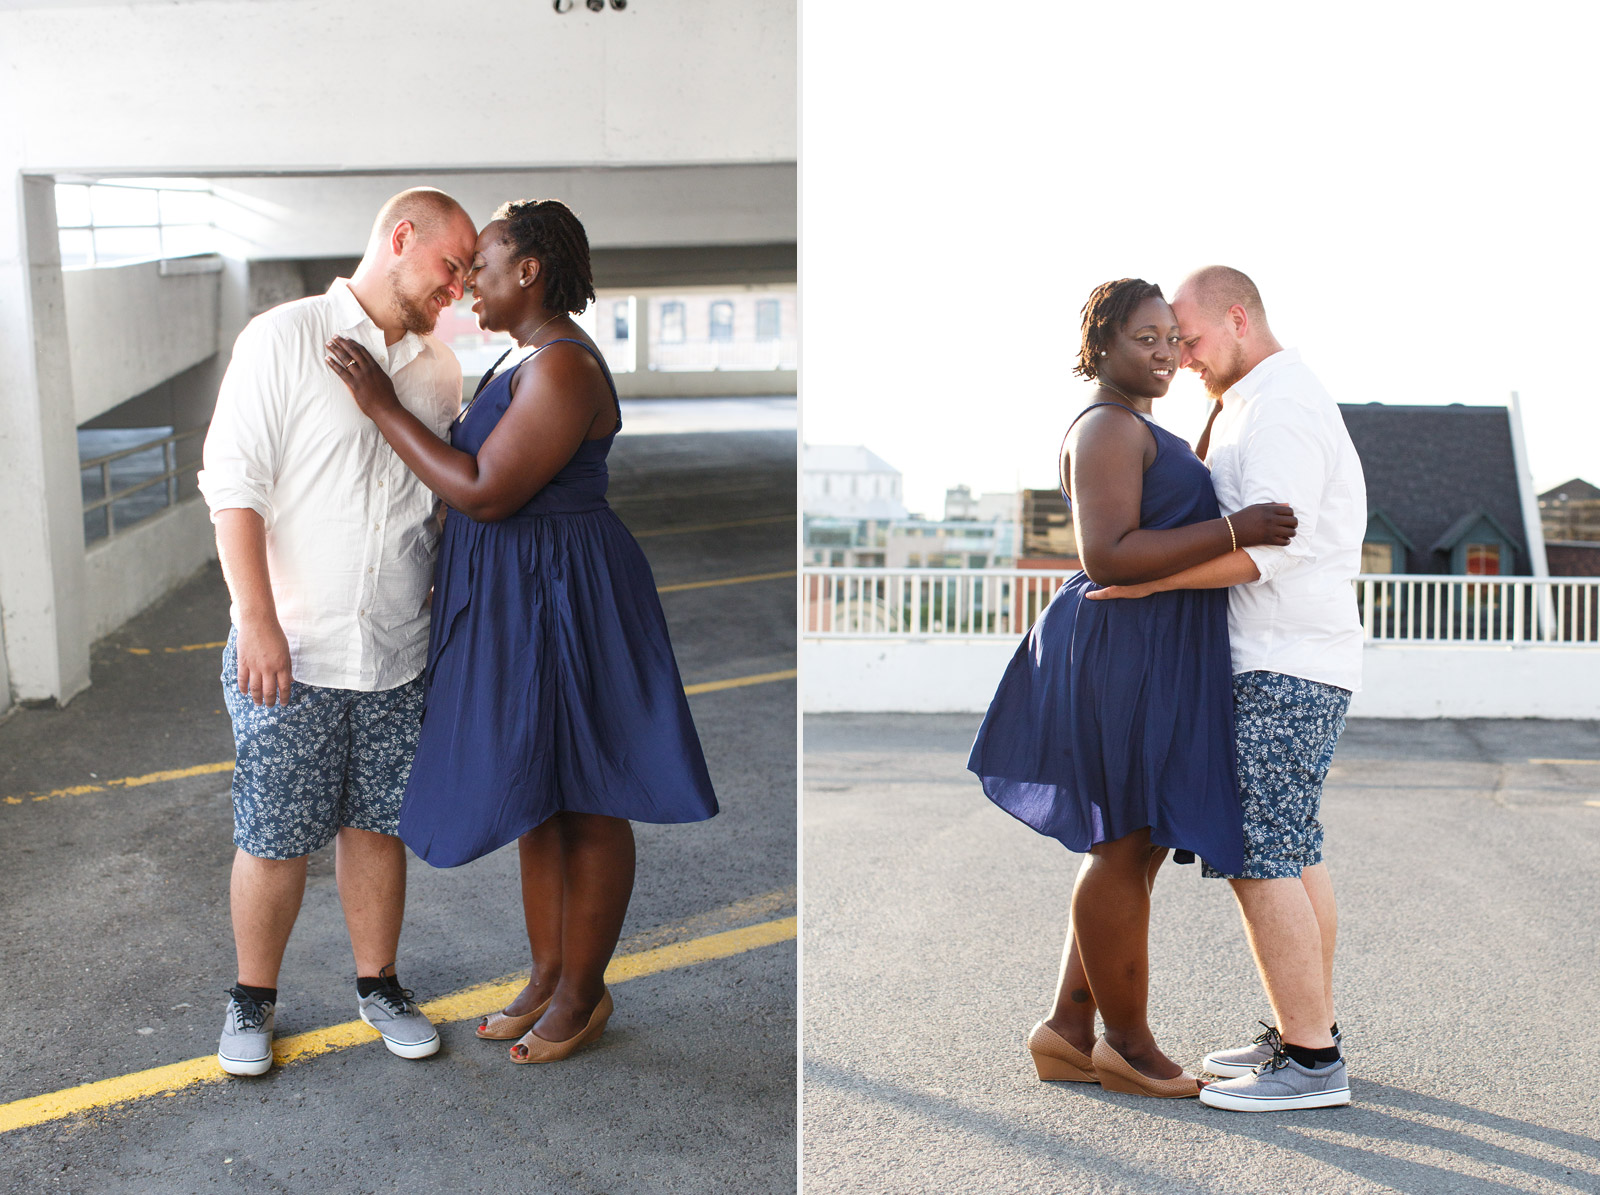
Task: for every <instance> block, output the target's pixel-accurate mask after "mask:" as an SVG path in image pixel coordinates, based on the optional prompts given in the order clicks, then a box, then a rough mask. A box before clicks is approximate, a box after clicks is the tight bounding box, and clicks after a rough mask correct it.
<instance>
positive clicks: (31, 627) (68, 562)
mask: <svg viewBox="0 0 1600 1195" xmlns="http://www.w3.org/2000/svg"><path fill="white" fill-rule="evenodd" d="M6 174H7V176H8V177H7V178H6V184H7V185H5V186H4V188H3V191H0V511H3V512H4V517H5V528H4V532H3V535H0V627H3V634H4V641H5V656H6V668H5V671H6V680H7V683H8V685H9V687H10V690H11V696H12V697H14V698H15V699H16V700H19V701H44V700H51V699H54V700H55V701H56V702H58V703H60V704H65V703H66V702H68V701H70V700H71V699H72V698H73V697H74V696H75V695H76V694H78V693H80V692H82V691H83V689H85V688H86V687H88V684H89V639H88V632H87V622H86V611H85V606H84V601H83V596H84V588H85V570H84V555H83V548H84V545H83V497H82V490H81V488H80V484H79V476H78V438H77V426H76V421H75V418H74V415H73V402H72V367H71V363H70V357H69V353H68V340H67V319H66V306H65V302H64V299H63V296H62V287H61V254H60V248H59V245H58V243H57V230H56V203H55V183H54V180H52V179H49V178H34V177H26V176H22V175H20V174H18V173H14V172H12V171H7V172H6Z"/></svg>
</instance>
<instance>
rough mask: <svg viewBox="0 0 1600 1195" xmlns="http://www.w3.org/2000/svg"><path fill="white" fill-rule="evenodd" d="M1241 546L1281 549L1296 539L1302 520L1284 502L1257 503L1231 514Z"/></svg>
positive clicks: (1234, 531)
mask: <svg viewBox="0 0 1600 1195" xmlns="http://www.w3.org/2000/svg"><path fill="white" fill-rule="evenodd" d="M1228 521H1229V522H1231V523H1232V524H1233V533H1234V535H1235V536H1237V537H1238V540H1239V546H1240V547H1241V548H1261V547H1266V548H1281V547H1283V546H1284V545H1285V544H1287V543H1288V542H1289V541H1290V540H1291V539H1293V538H1294V533H1295V529H1296V528H1297V527H1299V526H1300V520H1298V519H1297V518H1295V517H1294V508H1293V507H1289V506H1285V505H1283V504H1282V503H1281V502H1257V503H1256V504H1255V505H1254V506H1247V507H1245V508H1244V509H1243V510H1241V511H1238V512H1236V513H1234V514H1231V515H1229V516H1228Z"/></svg>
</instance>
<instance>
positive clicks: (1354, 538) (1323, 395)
mask: <svg viewBox="0 0 1600 1195" xmlns="http://www.w3.org/2000/svg"><path fill="white" fill-rule="evenodd" d="M1206 464H1207V465H1209V466H1210V468H1211V483H1212V485H1213V486H1214V487H1215V488H1216V491H1217V502H1218V503H1219V504H1220V505H1221V506H1222V509H1223V512H1224V513H1227V514H1231V513H1233V512H1234V511H1237V510H1241V509H1243V508H1244V507H1246V506H1252V505H1254V504H1255V503H1257V502H1282V503H1285V504H1287V505H1289V506H1292V507H1293V508H1294V513H1295V518H1297V519H1298V520H1299V528H1298V530H1297V531H1296V533H1295V537H1294V538H1293V539H1292V540H1290V541H1289V544H1288V546H1287V547H1283V548H1268V547H1257V548H1246V549H1245V551H1246V552H1248V553H1249V554H1250V558H1251V559H1252V560H1253V561H1255V564H1256V568H1258V569H1259V570H1260V571H1261V578H1260V580H1258V581H1253V582H1251V583H1250V584H1248V585H1235V586H1234V587H1233V588H1232V589H1231V590H1229V591H1228V636H1229V639H1230V640H1231V641H1232V645H1233V670H1234V672H1236V673H1239V672H1252V671H1256V670H1263V671H1267V672H1281V673H1284V674H1286V675H1289V676H1299V677H1303V678H1305V679H1306V680H1313V681H1321V682H1322V683H1323V684H1328V685H1337V686H1338V687H1339V688H1341V689H1349V690H1350V691H1351V692H1354V691H1356V690H1357V689H1359V688H1360V687H1361V652H1362V631H1361V619H1360V615H1359V614H1358V612H1357V610H1356V598H1355V591H1354V588H1353V587H1352V585H1351V581H1352V580H1353V579H1354V578H1355V575H1356V574H1357V573H1358V572H1360V571H1361V541H1362V539H1364V538H1365V536H1366V531H1367V484H1366V479H1365V478H1364V477H1363V476H1362V473H1361V459H1360V458H1359V457H1358V456H1357V455H1356V449H1355V445H1354V444H1352V443H1351V442H1350V433H1349V432H1347V431H1346V430H1345V426H1344V419H1343V417H1342V416H1341V415H1340V414H1339V406H1338V404H1337V403H1335V402H1334V401H1333V399H1332V398H1331V397H1330V396H1329V394H1328V392H1327V391H1326V390H1324V389H1323V388H1322V384H1321V383H1320V382H1318V381H1317V379H1316V378H1315V377H1314V376H1313V375H1312V373H1311V371H1310V370H1309V369H1307V368H1306V367H1305V366H1304V365H1303V364H1301V362H1300V354H1299V353H1297V352H1293V351H1287V350H1286V351H1282V352H1277V353H1274V354H1272V356H1270V357H1268V358H1267V359H1266V360H1265V361H1263V362H1261V363H1260V364H1259V365H1257V366H1256V367H1255V368H1254V369H1252V370H1251V371H1250V372H1249V373H1248V374H1246V375H1245V376H1244V377H1243V378H1241V379H1240V380H1239V381H1238V383H1237V384H1235V385H1234V386H1233V388H1232V389H1230V390H1229V391H1228V392H1227V393H1226V394H1225V395H1224V396H1223V399H1222V412H1221V414H1219V415H1218V416H1217V420H1216V422H1215V423H1214V424H1213V425H1212V428H1211V442H1210V447H1209V449H1208V450H1207V455H1206Z"/></svg>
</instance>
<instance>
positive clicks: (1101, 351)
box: [1100, 349, 1108, 357]
mask: <svg viewBox="0 0 1600 1195" xmlns="http://www.w3.org/2000/svg"><path fill="white" fill-rule="evenodd" d="M1100 355H1101V356H1102V357H1104V356H1107V355H1108V354H1107V353H1106V351H1105V349H1101V350H1100Z"/></svg>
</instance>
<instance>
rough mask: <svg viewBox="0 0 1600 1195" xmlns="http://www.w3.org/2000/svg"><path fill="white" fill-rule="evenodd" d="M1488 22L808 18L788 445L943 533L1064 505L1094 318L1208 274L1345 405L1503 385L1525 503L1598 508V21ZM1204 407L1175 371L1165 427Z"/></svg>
mask: <svg viewBox="0 0 1600 1195" xmlns="http://www.w3.org/2000/svg"><path fill="white" fill-rule="evenodd" d="M1488 11H1489V10H1488V6H1483V5H1475V4H1459V3H1458V4H1452V5H1444V4H1434V3H1415V2H1408V3H1392V4H1390V5H1383V6H1380V5H1369V4H1362V3H1357V4H1339V5H1333V4H1321V5H1298V4H1292V3H1284V2H1282V0H1280V2H1279V3H1275V4H1270V5H1265V4H1240V3H1235V4H1230V5H1226V6H1224V5H1216V6H1207V5H1202V4H1189V5H1184V6H1181V7H1180V6H1176V5H1164V4H1159V3H1147V4H1142V5H1137V6H1135V5H1120V4H1109V3H1108V4H1100V5H1090V4H1083V3H1077V2H1067V3H1064V2H1062V0H1007V2H1005V3H995V2H993V0H989V2H982V3H980V2H977V0H971V2H968V3H954V2H944V3H900V4H882V3H878V4H831V5H829V4H822V3H810V4H806V5H805V6H804V8H803V10H802V15H801V39H802V40H801V44H802V59H801V63H802V72H803V74H802V80H803V91H802V97H801V99H802V104H801V137H802V149H801V155H802V156H801V296H802V302H803V317H802V323H803V328H802V345H803V347H802V358H801V368H802V373H801V421H802V431H803V434H804V438H805V440H806V442H807V443H813V444H865V445H867V446H868V447H869V448H871V449H872V450H873V451H875V452H876V453H878V454H879V455H880V456H882V457H883V458H884V459H886V460H887V461H889V462H890V463H891V464H893V465H894V466H896V467H897V468H899V469H900V470H901V471H902V472H903V473H904V475H905V486H906V498H907V503H908V505H909V506H911V508H912V509H913V510H917V511H921V512H923V513H926V514H929V515H933V516H936V517H937V516H939V515H941V514H942V507H943V498H944V490H945V487H946V486H950V485H955V484H958V483H962V482H964V483H966V484H968V485H971V486H972V487H973V489H974V490H975V491H985V490H1002V489H1013V488H1016V487H1018V486H1049V485H1053V484H1055V482H1054V476H1055V457H1056V450H1057V447H1058V445H1059V443H1060V440H1061V434H1062V431H1063V429H1064V428H1065V426H1066V424H1067V422H1068V421H1069V420H1070V418H1071V415H1072V413H1073V412H1075V411H1076V410H1077V408H1078V406H1080V405H1081V403H1082V401H1083V397H1084V393H1085V391H1084V387H1083V384H1082V383H1081V382H1079V381H1078V380H1077V379H1076V378H1074V377H1072V375H1071V373H1070V368H1071V364H1072V361H1073V359H1074V357H1075V356H1076V353H1077V345H1078V340H1079V309H1080V308H1081V307H1082V305H1083V301H1084V299H1085V298H1087V297H1088V294H1089V292H1090V290H1092V289H1093V288H1094V286H1095V285H1097V284H1098V283H1100V282H1104V281H1106V280H1108V279H1113V278H1121V277H1126V276H1130V275H1131V276H1138V277H1143V278H1146V279H1149V280H1150V281H1153V282H1158V283H1160V284H1161V285H1162V287H1163V288H1164V289H1165V290H1166V291H1167V293H1168V294H1171V292H1172V291H1173V290H1174V289H1176V286H1177V284H1178V282H1179V281H1181V280H1182V278H1183V276H1184V275H1185V274H1186V273H1187V272H1188V271H1189V270H1190V269H1192V268H1193V267H1196V266H1199V265H1204V264H1207V263H1210V262H1221V263H1223V264H1226V265H1231V266H1234V267H1236V268H1238V269H1242V270H1244V271H1245V272H1246V273H1248V274H1249V275H1250V276H1251V277H1252V278H1254V279H1255V281H1256V284H1257V285H1258V286H1259V287H1260V289H1261V293H1262V297H1263V299H1264V301H1265V303H1266V307H1267V314H1268V316H1269V319H1270V321H1271V324H1272V327H1273V330H1274V331H1275V332H1276V333H1277V335H1278V338H1279V340H1280V341H1282V342H1283V343H1284V345H1285V346H1288V347H1295V348H1298V349H1300V351H1301V353H1302V355H1303V356H1304V358H1305V360H1306V362H1307V364H1309V365H1310V366H1311V368H1312V369H1313V370H1315V371H1316V373H1317V374H1318V375H1319V376H1320V377H1321V379H1322V381H1323V383H1324V384H1325V385H1326V386H1327V387H1328V389H1329V390H1330V391H1331V392H1332V393H1333V395H1334V397H1335V398H1336V399H1338V400H1339V401H1340V402H1371V401H1380V402H1387V403H1448V402H1461V403H1466V404H1469V405H1504V404H1505V402H1506V397H1507V394H1508V392H1510V391H1512V390H1517V391H1519V392H1520V394H1521V397H1522V406H1523V416H1524V422H1525V427H1526V429H1527V434H1528V442H1529V454H1530V457H1531V465H1532V469H1533V474H1534V482H1535V484H1536V486H1537V487H1538V488H1539V489H1541V490H1543V489H1548V488H1549V487H1551V486H1553V485H1556V484H1559V483H1560V482H1562V481H1565V480H1567V479H1568V478H1570V477H1574V476H1581V477H1585V478H1587V479H1588V480H1589V481H1592V482H1595V483H1597V484H1600V411H1597V402H1596V399H1597V385H1596V380H1595V365H1596V360H1597V357H1600V353H1597V348H1600V323H1597V320H1596V318H1595V312H1594V303H1593V301H1592V298H1591V294H1590V287H1591V286H1592V285H1593V280H1594V279H1595V278H1596V277H1597V276H1600V261H1597V258H1600V252H1597V244H1600V241H1597V235H1596V225H1597V222H1600V192H1597V190H1596V186H1595V178H1594V175H1595V171H1594V164H1595V161H1596V146H1597V144H1600V137H1597V129H1596V124H1597V120H1600V103H1597V100H1600V84H1597V83H1596V79H1597V78H1600V70H1597V69H1596V67H1595V64H1594V57H1593V53H1594V46H1595V45H1596V44H1597V35H1600V16H1597V15H1596V12H1595V10H1593V9H1590V6H1587V5H1576V4H1570V3H1559V4H1555V3H1547V2H1545V0H1534V2H1524V3H1519V4H1515V5H1496V6H1494V9H1493V15H1492V16H1490V15H1487V13H1488ZM1203 405H1204V398H1203V394H1202V391H1201V389H1200V386H1199V383H1198V381H1197V380H1196V379H1194V378H1193V377H1192V375H1189V374H1187V373H1185V374H1183V375H1182V377H1181V380H1180V381H1178V382H1175V383H1174V384H1173V387H1172V390H1171V392H1170V394H1169V395H1168V397H1167V399H1166V400H1164V403H1158V404H1157V408H1156V415H1157V417H1158V419H1160V420H1162V421H1163V422H1164V423H1165V424H1166V425H1167V426H1169V427H1171V428H1172V429H1173V430H1175V431H1178V432H1180V433H1181V434H1190V433H1191V431H1192V430H1198V423H1199V421H1200V419H1201V418H1202V417H1203ZM1426 450H1427V448H1426V446H1425V445H1419V451H1426Z"/></svg>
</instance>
